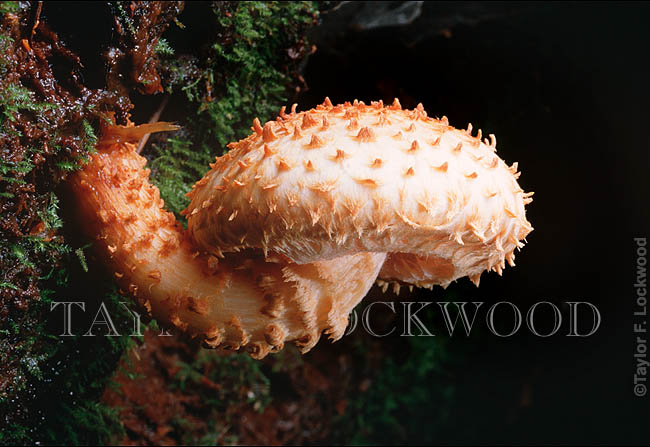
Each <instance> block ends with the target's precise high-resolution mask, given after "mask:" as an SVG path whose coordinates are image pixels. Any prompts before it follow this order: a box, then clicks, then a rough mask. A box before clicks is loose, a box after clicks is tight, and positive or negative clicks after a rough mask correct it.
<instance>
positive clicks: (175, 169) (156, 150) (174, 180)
mask: <svg viewBox="0 0 650 447" xmlns="http://www.w3.org/2000/svg"><path fill="white" fill-rule="evenodd" d="M148 155H149V158H150V159H151V161H150V162H149V166H150V168H151V170H152V173H153V174H152V181H153V183H154V184H155V185H156V186H157V187H158V189H160V195H161V197H162V198H163V199H164V200H165V206H166V208H167V209H168V210H170V211H173V212H174V213H175V214H176V216H177V217H178V218H179V219H181V216H180V214H179V213H180V211H181V210H183V209H184V208H185V207H186V206H187V205H188V204H189V199H188V198H187V197H186V196H185V194H187V193H188V192H189V191H190V190H191V189H192V185H193V184H194V182H195V181H196V180H197V179H200V178H201V177H203V175H204V174H205V173H206V171H207V170H208V169H209V166H208V163H209V162H210V161H211V158H212V157H210V156H209V155H208V154H206V153H205V152H199V151H194V150H192V143H191V142H189V141H185V140H180V139H175V138H169V139H168V140H167V141H166V142H165V144H164V146H163V145H158V144H154V145H153V147H152V148H151V149H150V151H149V152H148Z"/></svg>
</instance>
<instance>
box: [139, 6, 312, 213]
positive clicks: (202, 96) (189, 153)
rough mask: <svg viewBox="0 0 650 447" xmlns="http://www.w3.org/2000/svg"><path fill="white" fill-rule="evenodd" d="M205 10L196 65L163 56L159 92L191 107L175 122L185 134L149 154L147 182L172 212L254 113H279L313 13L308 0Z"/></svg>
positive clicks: (246, 126) (269, 115) (262, 116)
mask: <svg viewBox="0 0 650 447" xmlns="http://www.w3.org/2000/svg"><path fill="white" fill-rule="evenodd" d="M212 13H213V14H214V16H213V20H214V21H215V27H214V34H213V36H212V39H213V41H212V43H211V44H210V45H209V48H208V49H207V50H206V53H205V54H207V56H204V58H202V60H201V61H200V62H190V63H188V61H187V60H183V59H179V58H171V59H170V58H166V59H165V58H163V61H162V65H163V66H164V68H165V70H166V71H167V73H168V75H167V76H166V80H165V89H166V91H167V92H169V93H173V92H177V91H180V92H182V93H183V94H184V96H185V98H186V99H187V102H188V104H187V106H186V107H187V108H188V109H189V110H193V111H194V113H190V114H189V116H188V117H187V119H186V120H185V121H184V122H181V123H180V124H181V125H183V127H184V128H185V129H186V137H185V138H182V139H179V140H174V139H170V140H168V141H167V142H166V143H165V142H162V143H160V144H158V145H156V146H152V147H153V149H152V150H151V156H149V158H150V159H151V160H153V161H152V166H153V167H154V169H153V175H152V179H153V181H154V182H155V183H156V185H157V186H158V187H159V188H160V190H161V195H162V197H163V198H164V199H165V201H166V202H167V204H168V205H169V206H170V208H171V209H172V210H173V211H174V212H178V211H180V210H181V209H182V208H184V207H185V206H186V205H187V204H188V200H187V199H186V198H185V197H184V196H183V194H185V193H186V192H187V191H188V190H189V188H190V187H191V185H192V184H193V182H194V181H196V180H198V179H199V178H201V176H202V175H203V174H204V173H205V171H206V170H207V162H208V161H210V160H211V159H214V156H215V155H220V154H221V153H222V152H223V151H224V150H225V146H226V144H227V143H229V142H231V141H236V140H238V139H241V138H243V137H245V136H247V135H248V134H250V126H251V123H252V121H253V118H255V117H259V118H260V120H262V121H265V120H268V119H271V118H273V117H275V116H276V115H277V114H278V112H279V109H280V106H281V105H282V104H283V103H284V101H286V98H287V95H288V92H289V91H288V88H289V86H290V85H291V84H292V83H293V82H295V76H296V73H295V71H296V70H297V65H298V63H299V62H300V61H301V60H302V59H303V58H304V56H305V54H306V50H305V48H304V45H305V43H304V41H303V39H304V34H305V32H306V30H307V29H308V28H309V27H311V26H312V25H313V24H314V23H315V22H316V20H317V17H318V9H317V7H316V5H315V3H312V2H219V3H215V6H213V8H212ZM172 44H173V42H172ZM169 45H170V44H169V43H167V42H165V43H164V48H168V47H169ZM161 53H164V52H162V51H161ZM290 54H291V55H293V57H291V56H289V55H290ZM148 152H149V151H148Z"/></svg>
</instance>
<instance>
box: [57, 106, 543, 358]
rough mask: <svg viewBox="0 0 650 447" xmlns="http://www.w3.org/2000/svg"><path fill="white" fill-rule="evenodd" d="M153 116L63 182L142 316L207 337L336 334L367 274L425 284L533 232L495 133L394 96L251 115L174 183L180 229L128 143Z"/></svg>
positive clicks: (312, 339)
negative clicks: (184, 203) (202, 164)
mask: <svg viewBox="0 0 650 447" xmlns="http://www.w3.org/2000/svg"><path fill="white" fill-rule="evenodd" d="M169 129H170V126H169V125H168V124H165V123H158V124H154V125H144V126H135V127H133V126H131V127H123V126H109V127H108V128H107V129H106V130H105V132H104V133H103V137H102V140H101V141H100V143H99V144H98V151H97V153H96V154H94V155H93V156H92V157H91V160H90V163H89V164H88V165H87V166H86V167H85V168H84V169H83V170H82V171H80V172H78V173H76V174H75V175H74V176H73V177H72V178H71V180H70V182H71V185H72V191H74V192H75V195H76V199H77V203H78V209H79V213H80V218H81V222H83V223H84V226H85V231H86V232H87V233H88V234H89V235H91V237H94V239H95V241H96V243H95V245H96V248H97V251H98V253H99V255H100V256H101V257H102V258H103V259H104V260H105V261H106V263H107V265H108V266H109V268H110V269H111V271H112V272H113V275H114V277H115V279H116V280H117V281H118V283H119V284H120V285H121V287H122V289H123V290H124V291H125V292H128V293H130V294H131V295H132V296H133V297H134V298H135V299H136V300H137V301H138V303H139V304H140V305H141V306H142V307H143V308H144V309H146V310H147V311H148V312H149V313H150V314H151V315H153V316H154V317H155V318H157V319H158V320H160V321H162V322H167V323H169V324H171V325H174V326H175V327H177V328H179V329H180V330H183V331H186V332H188V333H190V334H191V335H192V336H195V337H199V338H200V339H202V340H203V342H204V345H205V346H208V347H221V348H230V349H239V348H244V349H245V350H247V351H248V352H249V353H250V354H251V355H252V356H253V357H256V358H260V357H263V356H265V355H266V354H267V353H269V352H274V351H277V350H279V349H282V347H283V345H284V343H285V342H287V341H293V342H295V343H296V344H297V345H298V346H299V347H300V348H301V349H302V350H303V352H306V351H308V350H309V349H311V348H312V347H313V346H314V345H315V344H316V342H317V341H318V339H319V338H320V335H321V333H323V332H325V333H326V334H328V335H329V336H330V338H331V339H333V340H337V339H339V338H340V337H341V336H342V335H343V333H344V331H345V328H346V326H347V319H348V315H349V313H350V312H351V310H352V309H353V308H354V306H355V305H356V304H357V303H358V302H359V301H360V300H361V299H362V298H363V297H364V296H365V295H366V293H367V292H368V290H369V289H370V287H371V286H372V285H373V284H374V283H375V282H376V281H377V282H379V283H380V284H381V285H383V286H384V287H387V286H388V284H389V283H393V284H396V285H397V287H399V284H410V285H416V286H421V287H432V286H433V285H435V284H440V285H442V286H447V285H448V284H449V283H450V282H451V281H454V280H456V279H458V278H461V277H463V276H469V278H470V279H471V280H472V281H473V282H474V283H475V284H476V285H478V283H479V278H480V275H481V273H482V272H483V271H485V270H496V271H497V273H499V274H501V271H502V269H503V268H504V266H505V261H506V260H507V261H508V262H509V263H510V264H511V265H514V249H515V248H520V247H521V246H522V245H523V244H522V242H521V240H522V239H523V238H524V237H525V236H526V235H527V234H528V233H529V232H530V231H531V230H532V227H531V226H530V224H529V222H528V221H527V220H526V217H525V209H524V208H525V205H526V204H527V203H529V202H530V201H531V200H532V199H531V198H530V195H531V194H532V193H524V192H523V190H522V189H521V188H520V187H519V185H518V184H517V178H518V176H519V174H518V173H517V172H516V171H517V164H516V163H515V164H514V165H513V166H511V167H508V166H506V164H505V163H504V162H503V161H502V160H501V159H500V158H499V157H498V156H497V155H496V154H495V151H496V139H495V137H494V136H493V135H490V136H489V138H490V139H489V140H488V139H485V140H484V141H481V131H480V130H479V131H478V135H476V136H473V135H472V131H471V130H472V129H471V125H470V126H469V127H468V129H467V130H458V129H455V128H453V127H451V126H449V124H448V122H447V119H446V118H444V117H443V118H442V119H433V118H429V117H427V114H426V112H425V111H424V108H423V107H422V105H418V107H417V108H416V109H415V110H402V108H401V106H400V104H399V102H398V101H397V100H395V102H394V103H393V104H392V105H391V106H384V105H383V104H382V102H381V101H380V102H373V103H371V104H370V105H365V104H364V103H363V102H357V101H355V102H354V103H353V104H350V103H347V102H346V103H345V104H341V105H337V106H334V105H332V104H331V102H330V101H329V99H326V100H325V102H324V103H323V104H322V105H319V106H318V107H316V108H315V109H312V110H309V111H305V112H300V113H297V112H296V107H295V105H294V107H293V108H292V110H291V112H290V113H286V112H285V110H284V108H283V109H282V111H281V112H280V116H279V117H278V118H277V119H276V120H275V121H269V122H267V123H266V124H264V126H262V125H261V123H260V122H259V120H257V119H256V120H255V121H254V123H253V127H252V130H253V133H252V134H251V135H250V136H249V137H248V138H246V139H243V140H241V141H239V142H236V143H231V144H230V145H229V148H230V151H229V152H228V153H226V154H225V155H223V156H222V157H218V158H217V159H216V162H215V163H214V164H211V170H210V171H209V172H208V173H207V174H206V175H205V177H203V178H202V179H201V180H199V181H198V182H197V183H196V184H195V185H194V188H193V190H192V191H191V192H190V193H189V194H188V195H189V196H190V198H191V203H190V205H189V206H188V208H187V209H186V210H184V214H185V215H186V216H187V219H188V229H187V230H184V229H183V228H182V226H181V225H180V224H179V223H178V222H176V219H175V218H174V216H173V214H171V213H169V212H167V211H165V210H164V203H163V201H162V199H161V198H160V193H159V191H158V189H157V188H155V187H154V186H152V185H151V184H150V183H149V181H148V175H149V171H148V170H145V169H144V166H145V164H146V160H145V159H144V158H143V157H141V156H139V155H138V154H137V153H136V152H135V145H134V144H133V142H134V141H135V140H137V138H139V136H141V135H142V134H144V133H149V132H152V131H156V130H169Z"/></svg>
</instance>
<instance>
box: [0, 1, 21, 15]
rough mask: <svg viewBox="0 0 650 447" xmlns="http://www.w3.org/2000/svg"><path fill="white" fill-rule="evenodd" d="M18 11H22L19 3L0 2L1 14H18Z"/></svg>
mask: <svg viewBox="0 0 650 447" xmlns="http://www.w3.org/2000/svg"><path fill="white" fill-rule="evenodd" d="M18 11H20V5H19V3H18V2H7V1H2V2H0V14H7V13H17V12H18Z"/></svg>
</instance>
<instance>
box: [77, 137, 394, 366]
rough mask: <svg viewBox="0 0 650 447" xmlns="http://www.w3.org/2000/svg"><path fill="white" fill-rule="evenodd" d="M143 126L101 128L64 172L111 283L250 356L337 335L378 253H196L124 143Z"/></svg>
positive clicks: (374, 269) (213, 341) (375, 267)
mask: <svg viewBox="0 0 650 447" xmlns="http://www.w3.org/2000/svg"><path fill="white" fill-rule="evenodd" d="M158 130H160V129H158ZM164 130H168V129H164ZM151 131H156V129H155V128H152V127H151V126H146V125H145V126H137V127H129V128H120V127H119V126H113V127H111V128H109V129H108V132H106V133H105V136H104V139H103V142H102V143H100V144H99V145H98V152H97V153H96V154H93V156H92V157H91V159H90V161H89V163H88V165H87V166H86V167H85V168H84V169H83V170H82V171H79V172H77V173H75V174H74V175H73V176H72V177H71V179H70V189H71V191H72V193H73V195H74V198H75V199H76V205H77V212H78V217H79V219H80V222H83V223H84V229H85V232H86V233H87V235H88V237H89V238H91V239H93V240H94V249H95V251H96V253H97V254H98V256H99V257H100V258H102V259H103V260H104V262H105V263H106V264H107V266H108V267H109V269H110V270H111V272H112V274H113V275H114V277H115V279H116V280H117V282H118V284H119V285H120V287H121V289H122V290H123V291H124V292H128V293H129V294H131V295H132V296H133V297H134V298H135V299H136V300H137V301H138V303H139V304H140V305H141V307H143V308H144V309H145V310H146V311H147V312H149V313H150V315H152V316H153V317H155V318H156V319H158V320H159V321H161V322H163V323H167V324H168V325H169V324H171V325H174V326H176V327H177V328H179V329H181V330H183V331H187V332H189V333H190V334H191V335H193V336H196V337H199V338H200V339H202V340H203V341H204V344H205V345H206V346H208V347H217V346H220V347H222V348H230V349H239V348H240V347H245V349H246V350H247V351H248V352H249V353H250V354H251V355H252V356H253V357H256V358H261V357H263V356H265V355H266V354H267V353H268V352H273V351H276V350H279V349H281V348H282V346H283V344H284V342H285V341H295V342H296V344H297V345H299V346H300V347H301V348H302V349H303V350H305V351H306V350H309V349H310V348H311V347H312V346H314V344H315V343H316V342H317V341H318V339H319V337H320V333H321V332H322V331H323V330H325V331H326V333H329V334H330V336H331V338H334V339H337V338H339V337H341V336H342V335H343V333H344V331H345V327H346V325H347V315H348V313H349V312H350V311H351V310H352V308H353V307H354V305H355V304H356V303H357V302H358V301H359V300H360V299H361V298H363V296H364V295H365V294H366V293H367V291H368V290H369V289H370V287H371V286H372V284H373V283H374V281H375V278H376V277H377V274H378V272H379V270H380V268H381V266H382V264H383V262H384V259H385V254H384V253H358V254H355V255H351V256H348V257H347V259H345V260H344V262H343V263H342V262H341V260H340V259H339V260H334V261H323V262H315V263H312V264H309V265H297V264H293V263H290V262H287V261H283V260H278V261H276V262H267V261H265V259H264V256H263V254H262V251H261V250H253V249H251V250H248V251H245V252H240V253H229V254H227V255H226V257H225V258H219V257H217V256H215V255H214V254H208V253H205V252H201V251H199V250H198V249H197V248H196V246H195V245H194V243H193V242H192V241H191V240H190V238H189V237H188V234H187V232H186V231H185V230H184V229H183V228H182V226H181V225H180V224H179V223H178V222H177V221H176V218H175V217H174V215H173V214H172V213H170V212H167V211H165V210H164V208H163V206H164V202H163V200H162V199H161V198H160V192H159V191H158V189H157V188H156V187H155V186H153V185H152V184H151V183H150V182H149V170H148V169H144V167H145V164H146V160H145V159H144V158H143V157H141V156H140V155H138V154H137V153H136V152H135V149H136V145H135V144H132V143H131V142H130V141H137V139H138V138H139V137H140V136H141V134H142V133H143V132H144V133H149V132H151ZM342 266H345V267H342Z"/></svg>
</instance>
